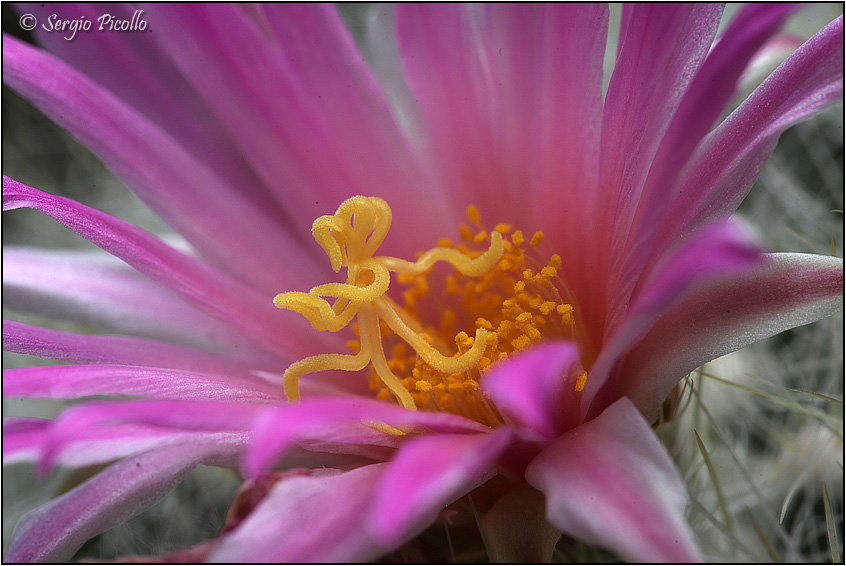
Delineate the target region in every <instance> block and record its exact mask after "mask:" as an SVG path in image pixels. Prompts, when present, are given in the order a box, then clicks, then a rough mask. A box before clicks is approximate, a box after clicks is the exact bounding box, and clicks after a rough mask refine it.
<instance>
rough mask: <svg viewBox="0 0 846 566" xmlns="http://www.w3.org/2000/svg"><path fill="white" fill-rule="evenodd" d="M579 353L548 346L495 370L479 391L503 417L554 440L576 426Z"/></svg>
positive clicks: (571, 347)
mask: <svg viewBox="0 0 846 566" xmlns="http://www.w3.org/2000/svg"><path fill="white" fill-rule="evenodd" d="M580 374H581V364H580V363H579V351H578V348H577V347H576V345H575V344H572V343H569V342H554V343H547V344H544V345H543V346H539V347H537V348H533V349H531V350H529V351H528V352H525V353H522V352H521V353H520V354H519V355H516V356H514V357H513V358H510V359H508V360H507V361H505V362H502V363H500V364H497V365H496V366H494V367H493V368H492V369H491V370H490V372H488V373H487V374H486V375H485V379H484V381H483V382H482V387H483V388H484V390H485V391H486V392H488V393H489V394H490V396H491V398H492V399H493V401H494V403H495V404H496V407H497V409H498V410H499V412H500V413H501V414H502V416H503V417H504V418H505V419H506V420H507V421H508V422H509V423H513V424H515V425H517V426H520V427H528V428H530V429H532V430H533V431H535V432H536V433H538V434H539V435H540V436H541V437H543V438H546V439H550V440H551V439H553V438H555V437H557V436H558V435H559V434H561V433H562V432H564V431H566V430H569V429H571V428H573V427H574V426H576V425H577V424H578V422H579V415H580V414H581V395H580V394H579V393H578V392H577V391H576V389H575V385H576V381H577V379H578V377H579V375H580Z"/></svg>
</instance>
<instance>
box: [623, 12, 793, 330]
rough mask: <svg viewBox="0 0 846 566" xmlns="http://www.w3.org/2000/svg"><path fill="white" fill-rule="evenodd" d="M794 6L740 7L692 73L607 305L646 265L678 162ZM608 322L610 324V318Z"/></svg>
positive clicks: (687, 157)
mask: <svg viewBox="0 0 846 566" xmlns="http://www.w3.org/2000/svg"><path fill="white" fill-rule="evenodd" d="M796 8H798V5H795V4H788V3H782V4H750V5H748V6H746V7H744V9H742V10H741V11H740V13H739V14H738V15H737V17H735V18H734V20H733V21H732V23H731V25H730V26H729V28H728V29H727V30H726V32H725V33H724V34H723V36H722V37H721V38H720V40H719V41H718V42H717V44H716V45H715V46H714V48H713V49H712V50H711V51H710V52H709V53H708V56H707V58H706V59H705V61H704V63H703V64H702V67H701V68H700V69H699V70H698V71H697V73H696V75H695V76H694V77H693V80H692V81H691V83H690V86H689V87H688V88H687V90H686V91H685V93H684V95H683V96H682V97H681V100H680V101H679V106H678V109H677V110H676V112H675V115H674V116H673V119H672V121H671V122H670V124H669V127H668V128H667V132H666V134H665V135H664V138H663V139H662V140H661V145H660V146H659V148H658V152H657V154H656V156H655V160H654V163H653V165H652V167H651V168H650V170H649V175H648V177H647V179H646V185H645V187H644V189H643V193H642V196H641V199H640V202H639V203H638V204H637V212H636V214H635V217H634V221H633V225H632V227H631V230H630V232H629V238H628V244H627V248H626V251H625V260H624V263H623V265H622V268H621V270H620V275H619V279H618V281H619V282H620V283H618V285H617V288H616V290H615V293H614V295H613V297H612V299H611V304H612V305H624V304H626V303H627V302H628V301H629V298H630V296H631V293H632V291H633V290H634V286H635V283H636V282H637V280H638V277H640V275H641V273H643V272H644V269H645V268H647V267H648V266H647V265H646V259H647V255H648V254H649V252H650V249H651V244H652V242H653V240H654V237H655V234H656V233H657V231H658V228H659V226H660V224H661V221H662V219H663V218H664V216H665V213H666V209H667V206H668V204H669V203H670V201H671V200H672V199H673V197H674V196H676V194H677V190H676V187H675V182H676V180H677V179H678V177H679V174H680V171H681V167H679V164H680V163H687V162H688V161H689V160H690V156H691V154H692V153H693V151H694V149H695V148H696V147H697V146H698V145H699V142H700V141H701V140H702V139H703V138H704V137H705V135H706V134H707V133H708V132H709V131H710V130H711V128H712V127H713V126H714V124H715V123H716V122H717V121H718V119H719V118H721V117H722V115H723V112H724V111H725V110H726V108H727V107H728V105H729V102H730V101H731V99H732V98H733V96H734V95H735V92H736V91H737V88H738V83H739V81H740V79H741V75H742V74H743V72H744V70H745V69H746V67H747V65H748V64H749V62H750V60H751V59H752V57H753V56H754V55H755V53H756V52H757V51H758V49H759V48H760V47H761V46H762V45H763V44H764V43H765V42H766V41H767V39H769V38H770V37H771V36H772V35H773V34H775V33H776V32H777V31H778V29H779V28H780V26H781V24H782V23H783V21H784V20H785V19H786V18H787V16H789V15H790V14H791V13H792V12H793V11H795V10H796ZM656 253H660V252H656ZM646 273H648V269H647V270H646ZM619 310H622V309H619ZM609 324H611V325H613V324H614V322H613V320H612V321H611V322H610V323H609Z"/></svg>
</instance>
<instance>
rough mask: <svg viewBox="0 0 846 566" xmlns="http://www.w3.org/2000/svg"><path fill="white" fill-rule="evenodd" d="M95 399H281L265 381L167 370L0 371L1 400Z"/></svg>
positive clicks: (109, 367)
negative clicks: (97, 396) (126, 397)
mask: <svg viewBox="0 0 846 566" xmlns="http://www.w3.org/2000/svg"><path fill="white" fill-rule="evenodd" d="M93 395H130V396H134V397H145V398H148V399H186V400H197V401H213V400H219V401H225V400H231V401H233V402H237V403H258V404H261V403H272V402H278V401H280V400H283V399H284V395H283V393H282V391H280V390H279V389H275V388H273V387H272V386H271V385H269V384H268V383H266V382H265V381H263V380H259V379H255V378H253V379H250V378H245V377H241V378H237V377H233V376H226V375H221V374H209V373H196V372H190V371H181V370H177V369H170V368H152V367H143V366H122V365H109V364H104V365H94V366H88V365H63V366H35V367H26V368H16V369H8V370H6V371H4V372H3V396H4V397H28V398H29V397H35V398H49V399H75V398H79V397H89V396H93Z"/></svg>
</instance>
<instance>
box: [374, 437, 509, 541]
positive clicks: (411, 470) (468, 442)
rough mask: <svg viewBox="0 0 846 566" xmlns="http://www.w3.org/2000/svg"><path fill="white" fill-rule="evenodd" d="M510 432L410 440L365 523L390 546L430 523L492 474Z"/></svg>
mask: <svg viewBox="0 0 846 566" xmlns="http://www.w3.org/2000/svg"><path fill="white" fill-rule="evenodd" d="M511 439H512V431H511V430H510V429H509V428H507V427H503V428H499V429H497V430H496V431H493V432H491V433H484V434H434V435H430V436H423V437H421V438H417V439H414V440H410V441H409V442H407V443H405V444H404V445H403V446H402V448H400V451H399V453H398V454H397V455H396V456H395V457H394V459H393V460H392V461H391V463H390V464H389V467H388V468H387V470H385V473H384V475H383V476H382V478H381V480H380V482H379V486H378V488H377V493H376V498H375V501H374V507H373V511H372V515H371V520H370V522H369V525H370V527H371V528H372V529H373V530H374V535H375V537H376V540H378V541H379V542H380V543H381V544H383V545H384V546H386V547H389V548H395V547H397V546H399V545H400V544H402V543H403V542H404V541H406V540H408V539H409V538H411V537H412V536H414V535H415V534H417V533H419V532H420V531H422V530H423V529H425V528H426V527H427V526H429V525H431V524H432V523H433V522H434V520H435V518H436V517H437V515H438V513H439V512H440V511H441V510H442V509H443V508H444V507H445V506H446V505H449V504H450V503H452V502H454V501H455V500H457V499H458V498H459V497H461V496H463V495H465V494H466V493H469V492H470V491H471V490H472V489H474V488H476V487H478V486H480V485H482V484H483V483H484V482H486V481H487V480H489V479H490V478H491V477H493V475H494V474H495V473H496V468H495V466H494V463H495V461H496V459H497V458H498V457H499V456H500V455H501V454H502V453H503V452H504V451H505V449H506V448H507V447H508V445H509V444H510V443H511Z"/></svg>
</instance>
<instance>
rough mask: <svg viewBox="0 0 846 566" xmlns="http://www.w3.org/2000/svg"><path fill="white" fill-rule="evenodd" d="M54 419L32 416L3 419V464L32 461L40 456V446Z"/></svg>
mask: <svg viewBox="0 0 846 566" xmlns="http://www.w3.org/2000/svg"><path fill="white" fill-rule="evenodd" d="M51 424H52V421H50V420H47V419H35V418H30V417H10V418H8V419H4V420H3V465H7V464H11V463H14V462H19V461H26V460H29V461H32V460H35V459H36V458H37V457H38V446H39V445H40V444H41V441H42V439H43V438H44V432H45V430H47V429H48V428H49V427H50V425H51Z"/></svg>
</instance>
